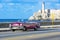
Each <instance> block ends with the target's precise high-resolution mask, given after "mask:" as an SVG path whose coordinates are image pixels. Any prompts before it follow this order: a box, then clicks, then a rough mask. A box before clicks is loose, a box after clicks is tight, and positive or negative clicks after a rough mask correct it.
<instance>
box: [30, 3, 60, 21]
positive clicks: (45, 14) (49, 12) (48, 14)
mask: <svg viewBox="0 0 60 40" xmlns="http://www.w3.org/2000/svg"><path fill="white" fill-rule="evenodd" d="M44 4H45V3H44V2H43V3H42V10H39V11H38V12H35V13H34V14H33V15H32V16H31V17H30V18H29V20H44V19H51V20H52V19H54V20H55V19H60V10H57V9H45V6H44Z"/></svg>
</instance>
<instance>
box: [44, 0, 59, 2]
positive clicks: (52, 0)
mask: <svg viewBox="0 0 60 40" xmlns="http://www.w3.org/2000/svg"><path fill="white" fill-rule="evenodd" d="M43 1H45V2H59V0H43Z"/></svg>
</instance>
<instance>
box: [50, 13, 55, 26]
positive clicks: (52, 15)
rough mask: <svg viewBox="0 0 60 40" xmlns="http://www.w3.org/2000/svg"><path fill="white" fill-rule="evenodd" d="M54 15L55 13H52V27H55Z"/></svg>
mask: <svg viewBox="0 0 60 40" xmlns="http://www.w3.org/2000/svg"><path fill="white" fill-rule="evenodd" d="M54 17H55V15H54V13H52V14H51V19H52V27H54Z"/></svg>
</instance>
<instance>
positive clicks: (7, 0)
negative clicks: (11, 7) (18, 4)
mask: <svg viewBox="0 0 60 40" xmlns="http://www.w3.org/2000/svg"><path fill="white" fill-rule="evenodd" d="M3 1H5V2H10V1H12V0H3Z"/></svg>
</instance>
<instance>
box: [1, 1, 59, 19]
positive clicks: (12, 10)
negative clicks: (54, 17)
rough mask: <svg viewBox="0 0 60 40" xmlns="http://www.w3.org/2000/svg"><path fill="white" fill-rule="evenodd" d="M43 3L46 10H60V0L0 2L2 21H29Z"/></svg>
mask: <svg viewBox="0 0 60 40" xmlns="http://www.w3.org/2000/svg"><path fill="white" fill-rule="evenodd" d="M42 2H45V9H60V0H0V19H29V17H30V16H32V15H33V13H34V12H37V11H38V10H41V8H42Z"/></svg>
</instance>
